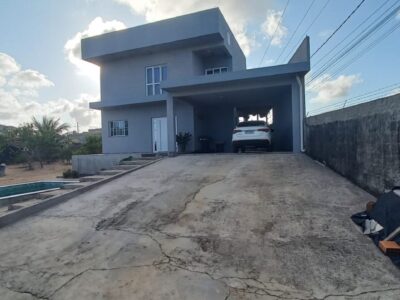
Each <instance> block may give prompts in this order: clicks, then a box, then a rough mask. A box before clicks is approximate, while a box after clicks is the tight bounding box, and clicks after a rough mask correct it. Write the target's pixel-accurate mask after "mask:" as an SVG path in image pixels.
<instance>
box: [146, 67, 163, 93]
mask: <svg viewBox="0 0 400 300" xmlns="http://www.w3.org/2000/svg"><path fill="white" fill-rule="evenodd" d="M166 79H167V66H165V65H160V66H152V67H147V68H146V95H147V96H153V95H160V94H162V89H161V88H160V83H161V81H163V80H166Z"/></svg>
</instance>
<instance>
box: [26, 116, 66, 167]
mask: <svg viewBox="0 0 400 300" xmlns="http://www.w3.org/2000/svg"><path fill="white" fill-rule="evenodd" d="M32 126H33V128H34V130H35V134H36V141H37V158H38V160H39V162H40V166H41V167H43V163H44V161H52V160H54V159H55V158H57V157H58V156H59V154H60V151H61V148H62V143H61V140H62V134H63V133H64V132H65V131H67V130H68V128H69V125H68V124H66V123H60V119H55V118H48V117H46V116H44V117H43V118H42V120H41V121H39V120H37V119H36V118H32Z"/></svg>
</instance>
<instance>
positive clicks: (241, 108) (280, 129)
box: [180, 86, 293, 152]
mask: <svg viewBox="0 0 400 300" xmlns="http://www.w3.org/2000/svg"><path fill="white" fill-rule="evenodd" d="M291 99H292V94H291V86H279V87H273V88H258V89H248V90H240V91H231V92H220V93H212V94H201V95H193V96H188V97H184V98H180V100H183V101H186V102H188V103H190V104H191V105H192V106H193V114H194V135H193V138H194V148H195V151H196V152H232V151H233V149H232V132H233V129H234V128H235V127H236V125H237V124H238V123H239V121H240V120H243V119H248V118H249V117H250V116H257V115H258V116H259V118H266V117H267V115H268V114H269V113H270V115H271V114H272V116H271V118H270V121H271V124H270V127H271V128H272V129H273V131H274V132H273V133H272V145H273V146H272V150H273V151H280V152H281V151H293V128H292V127H293V124H292V101H291Z"/></svg>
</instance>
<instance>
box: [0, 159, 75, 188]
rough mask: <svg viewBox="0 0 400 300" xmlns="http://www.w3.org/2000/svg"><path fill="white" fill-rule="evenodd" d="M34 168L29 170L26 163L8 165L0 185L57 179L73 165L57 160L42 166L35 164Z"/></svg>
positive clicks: (0, 178) (0, 179)
mask: <svg viewBox="0 0 400 300" xmlns="http://www.w3.org/2000/svg"><path fill="white" fill-rule="evenodd" d="M34 168H35V169H34V170H28V169H27V168H26V165H24V164H18V165H7V169H6V176H4V177H0V186H1V185H8V184H16V183H23V182H30V181H39V180H47V179H56V178H57V176H61V175H62V173H63V172H64V171H65V170H67V169H70V168H71V165H66V164H64V163H62V162H55V163H51V164H48V165H44V166H43V168H40V165H39V164H35V165H34Z"/></svg>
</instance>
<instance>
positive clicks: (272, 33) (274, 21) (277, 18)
mask: <svg viewBox="0 0 400 300" xmlns="http://www.w3.org/2000/svg"><path fill="white" fill-rule="evenodd" d="M282 14H283V11H275V10H268V12H267V18H266V19H265V21H264V23H262V24H261V29H262V30H263V32H264V33H265V34H266V35H267V36H268V38H269V39H272V40H271V45H273V46H280V45H282V43H283V39H284V38H285V36H286V35H287V33H288V30H287V28H286V27H285V26H284V25H283V24H282V21H281V19H282Z"/></svg>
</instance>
